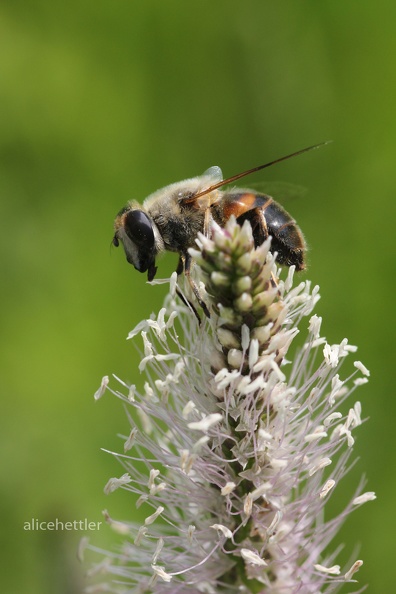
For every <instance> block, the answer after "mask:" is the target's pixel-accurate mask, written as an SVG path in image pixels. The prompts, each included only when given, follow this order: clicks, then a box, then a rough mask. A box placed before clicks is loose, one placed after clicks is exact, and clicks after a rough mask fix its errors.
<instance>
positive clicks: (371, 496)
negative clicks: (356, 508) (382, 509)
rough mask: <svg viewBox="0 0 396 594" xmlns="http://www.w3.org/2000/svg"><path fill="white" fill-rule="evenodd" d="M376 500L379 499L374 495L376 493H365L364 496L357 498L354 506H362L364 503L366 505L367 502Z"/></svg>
mask: <svg viewBox="0 0 396 594" xmlns="http://www.w3.org/2000/svg"><path fill="white" fill-rule="evenodd" d="M374 499H377V496H376V494H375V493H374V491H367V492H366V493H363V494H362V495H359V496H358V497H355V499H354V500H353V501H352V503H353V505H362V503H366V502H367V501H374Z"/></svg>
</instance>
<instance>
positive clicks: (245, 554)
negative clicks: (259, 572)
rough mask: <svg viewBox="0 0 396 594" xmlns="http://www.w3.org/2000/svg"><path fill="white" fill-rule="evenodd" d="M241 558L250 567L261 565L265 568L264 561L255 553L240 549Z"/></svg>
mask: <svg viewBox="0 0 396 594" xmlns="http://www.w3.org/2000/svg"><path fill="white" fill-rule="evenodd" d="M241 557H242V559H244V560H245V561H246V562H247V563H248V564H250V565H261V566H262V567H266V566H267V563H266V562H265V561H264V559H261V557H259V555H258V554H257V553H254V552H253V551H250V550H249V549H241Z"/></svg>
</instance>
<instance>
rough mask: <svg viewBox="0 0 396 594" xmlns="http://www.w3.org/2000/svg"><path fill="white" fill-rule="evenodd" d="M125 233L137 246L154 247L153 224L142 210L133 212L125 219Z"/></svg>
mask: <svg viewBox="0 0 396 594" xmlns="http://www.w3.org/2000/svg"><path fill="white" fill-rule="evenodd" d="M124 226H125V231H126V234H127V235H128V237H129V238H130V239H131V241H133V242H134V243H135V244H136V245H137V246H143V245H144V246H145V247H146V248H148V249H150V248H152V247H154V230H153V224H152V222H151V220H150V219H149V217H148V216H147V215H146V214H145V213H144V212H143V211H141V210H131V211H130V212H128V214H127V215H126V217H125V223H124Z"/></svg>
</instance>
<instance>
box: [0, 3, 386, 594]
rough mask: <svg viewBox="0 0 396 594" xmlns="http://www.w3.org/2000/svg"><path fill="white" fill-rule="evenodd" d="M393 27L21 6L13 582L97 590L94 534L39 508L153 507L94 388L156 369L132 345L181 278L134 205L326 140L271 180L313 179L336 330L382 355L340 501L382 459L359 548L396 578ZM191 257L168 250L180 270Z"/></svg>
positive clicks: (14, 207)
mask: <svg viewBox="0 0 396 594" xmlns="http://www.w3.org/2000/svg"><path fill="white" fill-rule="evenodd" d="M395 19H396V4H392V3H389V2H384V1H382V0H379V1H378V2H375V3H374V2H372V1H369V0H359V1H357V0H355V1H349V2H340V1H339V2H337V1H334V0H321V1H320V2H318V1H317V0H302V1H299V2H296V1H295V0H284V1H283V2H273V1H272V0H249V2H238V1H237V0H217V1H216V2H208V1H205V0H200V1H199V2H198V1H196V0H193V1H190V2H181V1H175V0H168V1H167V2H163V1H161V0H150V1H147V2H132V1H125V0H112V1H111V2H110V1H107V2H106V1H102V0H100V1H97V2H88V1H84V0H83V1H81V0H78V1H77V0H68V2H52V1H49V0H35V1H34V2H29V1H28V0H18V1H15V0H2V2H1V5H0V48H1V54H0V56H1V57H0V192H1V197H0V213H1V216H0V224H1V234H0V241H1V248H2V250H1V254H2V257H1V280H0V282H1V294H0V296H1V310H0V311H1V344H0V349H1V355H0V356H1V358H0V365H1V374H0V385H1V421H0V422H1V429H0V448H1V456H2V465H1V479H0V481H1V506H0V513H1V525H0V542H1V563H2V564H4V568H3V569H2V570H1V577H0V580H1V582H3V583H2V587H1V590H2V592H7V593H10V594H12V593H14V592H15V593H16V592H29V594H36V593H37V594H38V593H40V594H47V593H52V594H53V593H54V592H57V593H60V594H65V593H68V594H69V593H72V594H75V593H79V592H81V591H82V587H83V577H82V573H83V570H82V568H81V567H80V566H79V565H78V563H77V561H76V559H75V550H76V546H77V543H78V541H79V539H80V537H81V536H82V533H79V532H26V531H24V530H23V524H24V522H26V521H29V520H30V519H31V518H38V519H40V520H48V521H50V520H53V519H54V518H56V517H58V518H59V519H62V520H64V521H73V520H80V519H84V518H88V520H89V521H100V520H102V516H101V511H102V509H103V508H105V507H107V508H108V509H109V510H110V512H111V514H112V515H113V516H114V517H118V518H122V517H132V515H133V514H134V513H136V512H135V508H134V505H133V502H132V501H130V499H129V498H128V496H127V494H126V493H125V492H121V491H120V492H116V493H114V494H113V495H111V496H110V497H106V496H105V495H104V494H103V486H104V484H105V483H106V481H107V480H108V478H109V477H111V476H119V475H120V474H121V468H120V467H119V466H118V464H117V462H116V461H115V460H113V459H112V457H111V456H109V455H106V454H105V453H103V452H101V450H100V448H101V447H104V448H108V449H120V447H121V442H120V440H119V438H117V434H119V433H126V432H127V431H128V423H127V420H126V416H125V413H124V411H123V409H122V407H121V406H120V405H119V403H118V402H117V401H116V400H115V399H114V398H113V399H112V398H111V397H109V396H108V397H106V398H104V399H102V400H100V401H99V402H98V403H95V402H94V400H93V393H94V392H95V390H96V388H97V387H98V385H99V383H100V379H101V377H102V376H103V375H105V374H112V373H115V374H117V375H119V376H120V377H122V378H124V379H125V380H130V381H134V382H137V383H139V382H140V381H141V380H140V379H139V377H138V371H137V364H138V355H137V352H136V349H135V348H134V346H133V344H131V343H130V342H127V341H126V340H125V337H126V335H127V333H128V331H129V330H130V329H131V328H132V327H133V326H134V325H135V324H136V323H137V322H138V321H140V320H141V319H142V318H145V317H147V316H148V315H149V314H150V313H151V311H156V310H157V309H158V308H159V307H160V305H161V302H162V299H163V297H164V291H165V288H164V287H162V286H157V287H150V286H148V285H147V284H146V283H145V277H144V276H143V275H139V274H138V273H137V272H135V271H134V270H133V268H132V267H130V266H128V265H127V263H126V261H125V258H124V255H123V253H121V251H120V250H118V251H117V250H112V251H111V250H110V249H109V244H110V241H111V237H112V224H113V219H114V216H115V214H116V213H117V211H118V210H119V209H120V208H121V207H122V206H123V205H124V203H125V202H126V201H127V200H128V199H129V198H132V197H133V198H138V199H143V198H144V196H146V195H147V194H149V193H150V192H152V191H153V190H155V189H157V188H158V187H161V186H164V185H166V184H168V183H171V182H173V181H178V180H180V179H183V178H186V177H191V176H194V175H197V174H200V173H201V172H203V171H204V170H205V169H206V168H208V167H209V166H211V165H215V164H217V165H220V166H221V167H222V168H223V172H224V174H225V175H227V176H229V175H231V174H234V173H237V172H239V171H241V170H244V169H247V168H249V167H252V166H255V165H258V164H259V163H262V162H265V161H268V160H272V159H274V158H277V157H280V156H282V155H284V154H287V153H288V152H292V151H295V150H297V149H300V148H302V147H304V146H307V145H310V144H314V143H317V142H321V141H324V140H328V139H332V140H333V141H334V142H333V143H332V144H331V145H328V146H326V147H324V148H322V149H320V150H319V151H313V152H310V153H308V154H305V155H303V156H300V157H298V158H296V159H293V160H290V161H287V162H285V163H282V164H281V165H277V166H276V167H274V168H272V169H270V170H266V171H265V172H262V174H259V176H256V177H255V179H252V180H251V183H253V182H254V183H255V182H256V181H264V182H265V181H267V182H271V181H272V182H278V181H281V182H285V183H286V184H288V183H290V184H294V185H295V186H298V187H300V186H301V187H304V188H306V189H307V192H306V194H305V195H304V196H302V197H301V196H300V197H299V198H298V199H297V198H293V196H291V197H289V198H287V202H286V203H285V205H286V207H287V208H288V210H290V211H292V212H293V215H294V216H295V217H296V218H297V219H298V222H299V223H300V225H301V227H302V228H303V230H304V232H305V235H306V237H307V240H308V242H309V245H310V253H309V272H308V275H309V278H311V279H312V282H313V283H315V284H319V285H320V286H321V294H322V300H321V301H320V303H319V306H318V308H317V313H318V314H319V315H322V316H323V318H324V322H323V326H322V329H323V332H324V334H325V335H326V336H327V337H328V339H329V340H330V341H331V342H339V341H340V340H341V339H342V338H344V337H345V336H346V337H348V338H349V340H350V342H352V343H354V344H357V345H359V355H358V356H359V358H360V359H361V360H362V361H363V362H364V363H365V364H366V365H367V366H368V367H369V368H370V369H371V372H372V377H371V381H370V383H369V384H368V386H364V387H362V388H360V389H359V392H358V393H357V395H358V398H359V399H360V400H361V401H362V403H363V411H364V414H365V416H367V417H370V421H369V422H368V423H366V424H365V425H363V426H362V427H361V428H360V429H359V431H358V440H357V444H356V453H357V454H358V455H359V456H360V458H361V460H360V461H359V463H358V465H357V467H356V468H355V469H354V470H353V472H352V474H351V476H350V477H349V478H348V479H347V480H346V481H345V485H344V486H343V488H342V489H340V491H339V493H340V498H342V497H345V498H348V497H349V496H350V495H351V493H352V491H353V489H354V485H355V484H356V482H357V481H358V479H359V477H360V475H361V474H362V473H365V474H366V475H367V477H368V486H367V488H368V489H370V490H375V491H376V492H377V495H378V499H377V501H375V502H373V503H369V504H366V506H364V507H363V508H360V509H359V510H358V511H356V512H355V514H354V515H352V517H351V518H350V519H349V520H348V522H347V524H346V526H345V529H343V531H342V534H341V535H340V537H339V542H345V544H346V549H345V552H344V553H345V554H344V553H343V554H344V557H343V559H344V561H346V560H347V559H348V557H349V552H350V551H351V550H352V549H353V546H354V544H355V543H360V552H359V554H358V556H359V557H361V558H363V559H364V561H365V564H364V566H363V568H362V569H361V571H360V572H359V574H358V575H357V577H358V578H359V582H360V584H365V583H368V584H369V590H368V591H370V592H373V593H374V592H376V593H378V592H382V593H384V592H391V591H393V590H394V576H393V568H392V567H393V566H392V561H393V556H394V555H393V553H394V533H395V528H396V525H395V513H394V501H395V496H394V493H395V487H396V484H395V483H396V473H395V462H394V459H395V454H394V451H395V443H396V442H395V430H394V418H395V406H396V399H395V394H394V389H393V385H394V380H393V376H392V369H393V366H394V365H395V347H394V345H395V338H394V322H393V310H394V303H395V298H394V295H395V281H394V278H395V277H394V256H395V247H394V241H395V190H396V176H395V158H396V146H395V132H396V116H395V105H396V69H395V55H396V53H395V52H396V36H395ZM249 183H250V180H249ZM297 193H298V192H297ZM291 194H293V192H291ZM174 266H175V258H174V257H172V256H166V257H165V258H164V259H163V261H162V263H161V265H160V275H161V276H167V275H168V274H169V273H170V271H171V270H172V267H174ZM91 540H92V542H94V543H95V544H98V545H99V546H103V547H105V548H109V547H111V546H112V543H113V541H114V536H113V535H112V534H111V531H110V529H109V528H108V527H107V526H106V527H103V529H102V530H100V531H99V532H96V533H93V534H91ZM345 591H348V592H349V591H351V588H347V589H346V590H345Z"/></svg>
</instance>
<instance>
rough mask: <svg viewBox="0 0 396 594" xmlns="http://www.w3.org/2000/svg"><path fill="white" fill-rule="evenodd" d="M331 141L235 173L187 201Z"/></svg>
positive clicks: (188, 200)
mask: <svg viewBox="0 0 396 594" xmlns="http://www.w3.org/2000/svg"><path fill="white" fill-rule="evenodd" d="M330 142H332V141H331V140H326V141H325V142H320V143H319V144H314V145H313V146H308V147H306V148H303V149H300V150H299V151H296V152H295V153H291V154H290V155H286V156H285V157H280V159H275V161H270V162H269V163H264V165H259V166H258V167H253V169H248V170H247V171H243V172H242V173H237V174H236V175H233V176H232V177H228V178H227V179H223V180H221V181H219V182H218V183H217V184H214V185H213V186H210V187H209V188H206V190H202V192H198V194H194V196H192V197H191V198H188V199H187V200H186V201H185V202H186V203H188V202H194V201H195V200H196V199H197V198H200V197H201V196H205V194H209V193H210V192H213V190H217V188H221V187H222V186H225V185H226V184H231V183H232V182H234V181H236V180H237V179H241V177H245V176H247V175H250V174H251V173H255V172H256V171H260V170H261V169H265V168H266V167H271V165H276V163H280V162H281V161H286V160H287V159H291V158H292V157H297V156H298V155H302V153H307V152H308V151H313V150H315V149H317V148H320V147H321V146H324V145H325V144H329V143H330Z"/></svg>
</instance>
